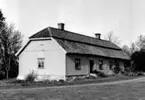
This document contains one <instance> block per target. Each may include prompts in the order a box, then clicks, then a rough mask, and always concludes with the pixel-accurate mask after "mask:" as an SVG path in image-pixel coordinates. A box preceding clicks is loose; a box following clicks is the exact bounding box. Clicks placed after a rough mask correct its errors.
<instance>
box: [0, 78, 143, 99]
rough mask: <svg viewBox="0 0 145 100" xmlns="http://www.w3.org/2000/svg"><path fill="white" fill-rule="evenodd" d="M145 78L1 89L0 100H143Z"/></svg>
mask: <svg viewBox="0 0 145 100" xmlns="http://www.w3.org/2000/svg"><path fill="white" fill-rule="evenodd" d="M144 94H145V77H142V78H138V79H133V80H126V81H117V82H109V83H97V84H96V83H92V84H84V85H71V86H54V87H37V88H24V89H23V88H19V89H1V90H0V100H145V95H144Z"/></svg>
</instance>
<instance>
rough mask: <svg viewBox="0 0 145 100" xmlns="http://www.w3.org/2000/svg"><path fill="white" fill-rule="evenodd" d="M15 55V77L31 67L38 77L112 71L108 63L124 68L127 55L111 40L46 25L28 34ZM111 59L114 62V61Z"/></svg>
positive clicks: (62, 27) (20, 77)
mask: <svg viewBox="0 0 145 100" xmlns="http://www.w3.org/2000/svg"><path fill="white" fill-rule="evenodd" d="M16 55H17V56H18V57H19V75H18V77H17V78H18V79H25V77H26V75H28V74H29V73H30V72H31V71H32V70H34V71H36V72H37V74H38V76H39V77H41V78H46V77H49V78H57V79H65V78H66V77H67V76H73V75H87V74H90V73H92V72H93V71H94V70H97V71H101V72H104V73H106V74H112V70H111V69H112V66H115V67H116V66H119V67H120V68H124V62H125V61H128V60H129V56H128V55H127V54H126V53H124V52H123V51H122V50H121V48H119V47H118V46H116V45H115V44H113V43H111V42H109V41H106V40H102V39H101V38H100V34H96V38H93V37H89V36H85V35H81V34H77V33H74V32H70V31H66V30H64V24H63V23H59V24H58V28H52V27H47V28H45V29H43V30H41V31H39V32H38V33H36V34H34V35H32V36H31V37H29V41H28V43H27V44H26V45H25V46H24V47H22V48H21V49H20V50H19V51H18V52H17V54H16ZM114 62H115V63H114Z"/></svg>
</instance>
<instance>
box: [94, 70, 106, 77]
mask: <svg viewBox="0 0 145 100" xmlns="http://www.w3.org/2000/svg"><path fill="white" fill-rule="evenodd" d="M94 73H95V74H96V75H97V76H100V77H107V75H106V74H105V73H103V72H100V71H97V70H95V71H94Z"/></svg>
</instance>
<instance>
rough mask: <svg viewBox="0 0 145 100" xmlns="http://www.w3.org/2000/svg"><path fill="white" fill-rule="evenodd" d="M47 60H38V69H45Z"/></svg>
mask: <svg viewBox="0 0 145 100" xmlns="http://www.w3.org/2000/svg"><path fill="white" fill-rule="evenodd" d="M44 63H45V58H37V66H38V69H44V65H45V64H44Z"/></svg>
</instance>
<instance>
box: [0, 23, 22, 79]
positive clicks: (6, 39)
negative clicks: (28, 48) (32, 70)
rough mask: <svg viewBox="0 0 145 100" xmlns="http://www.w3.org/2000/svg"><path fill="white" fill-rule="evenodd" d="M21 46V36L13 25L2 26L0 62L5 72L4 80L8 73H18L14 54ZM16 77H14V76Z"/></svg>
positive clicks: (0, 33)
mask: <svg viewBox="0 0 145 100" xmlns="http://www.w3.org/2000/svg"><path fill="white" fill-rule="evenodd" d="M21 46H22V35H21V33H20V32H19V31H18V30H15V27H14V24H10V25H8V24H6V23H5V25H4V27H3V29H2V31H1V32H0V53H1V55H0V61H1V66H2V68H1V69H3V70H4V71H5V72H6V78H7V79H8V77H9V71H11V72H13V73H15V75H17V73H18V62H17V57H16V56H15V53H16V52H17V51H18V50H19V49H20V47H21ZM15 77H16V76H15Z"/></svg>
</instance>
